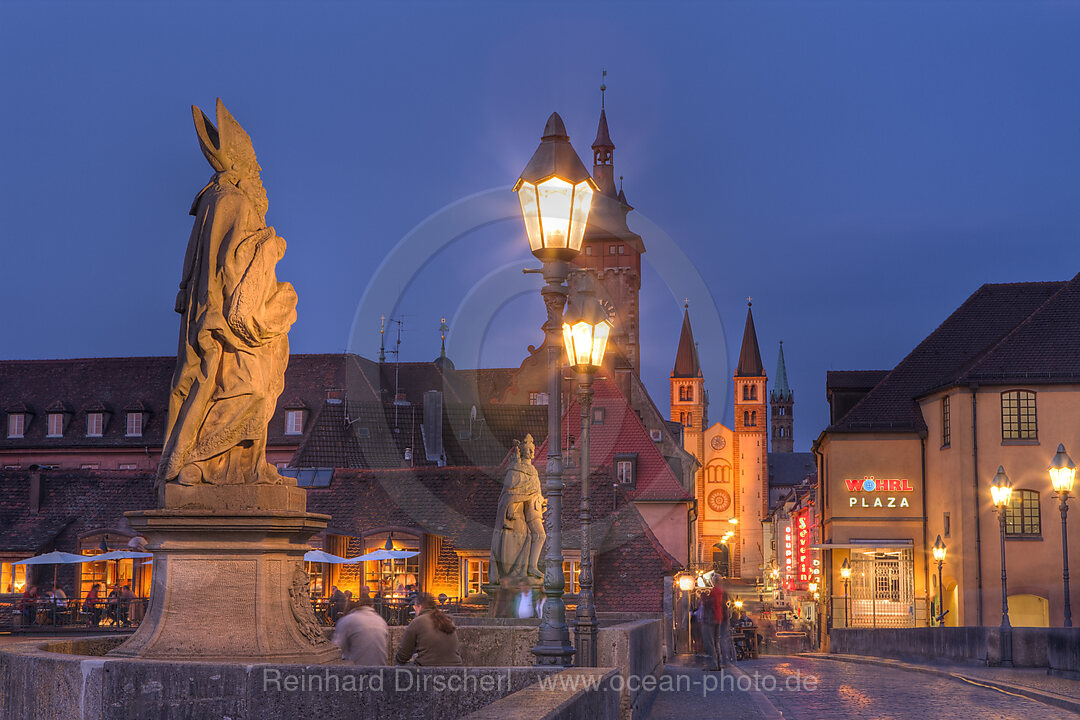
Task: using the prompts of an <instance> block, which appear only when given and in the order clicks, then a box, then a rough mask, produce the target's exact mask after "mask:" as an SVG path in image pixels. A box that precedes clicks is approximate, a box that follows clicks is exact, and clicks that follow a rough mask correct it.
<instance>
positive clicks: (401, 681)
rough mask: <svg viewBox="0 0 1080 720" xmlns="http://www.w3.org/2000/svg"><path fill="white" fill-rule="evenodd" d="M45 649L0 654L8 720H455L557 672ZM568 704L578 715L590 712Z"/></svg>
mask: <svg viewBox="0 0 1080 720" xmlns="http://www.w3.org/2000/svg"><path fill="white" fill-rule="evenodd" d="M118 640H120V639H119V638H108V639H107V640H106V641H101V640H94V641H92V643H93V644H91V643H87V644H86V645H85V646H83V645H81V644H80V643H79V642H78V641H67V642H65V643H63V644H61V646H60V647H57V648H56V649H66V650H69V651H70V650H78V651H80V652H89V651H93V652H104V651H105V650H107V649H108V646H110V645H111V644H114V643H115V642H116V641H118ZM41 645H42V644H41V643H39V642H33V641H30V642H23V643H13V644H12V645H8V646H5V647H4V648H2V649H0V717H2V718H4V720H55V718H68V719H70V720H145V718H155V720H172V719H173V718H176V719H178V720H179V719H180V718H183V719H184V720H204V719H205V720H221V718H224V717H228V718H231V720H293V719H294V718H297V717H348V718H350V720H365V719H367V718H371V720H384V719H386V718H410V719H413V718H416V719H417V720H426V719H430V720H455V719H456V718H460V717H464V716H467V715H469V714H470V713H473V712H476V711H477V710H480V709H482V708H484V707H486V706H487V705H490V704H491V703H492V702H495V701H496V700H499V699H502V698H506V697H508V696H511V695H512V694H513V693H516V692H518V691H519V690H523V689H525V688H527V687H530V686H532V685H535V684H536V682H537V681H538V680H539V679H541V678H544V677H547V676H549V675H555V674H557V673H558V672H559V669H558V668H539V667H535V666H530V667H464V668H417V667H381V668H363V667H356V666H350V665H261V664H251V665H243V664H239V663H209V662H207V663H184V662H166V661H141V660H127V659H124V660H120V659H117V660H114V659H112V658H108V659H107V658H105V657H102V656H91V655H67V654H60V653H56V652H46V651H43V650H42V649H41ZM582 693H583V694H588V691H587V690H585V689H582ZM564 699H565V700H567V702H570V701H572V704H573V705H574V706H575V707H586V706H590V705H589V703H591V702H593V701H592V700H588V699H587V698H582V697H569V696H567V697H566V698H564ZM582 703H584V705H582ZM590 707H591V706H590ZM530 717H531V718H533V720H535V718H537V717H539V716H537V715H531V716H530ZM552 717H562V716H559V715H553V716H552ZM565 717H578V716H576V715H567V716H565ZM582 717H583V716H582Z"/></svg>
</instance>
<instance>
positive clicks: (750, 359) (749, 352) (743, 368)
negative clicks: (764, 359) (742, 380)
mask: <svg viewBox="0 0 1080 720" xmlns="http://www.w3.org/2000/svg"><path fill="white" fill-rule="evenodd" d="M752 305H753V303H751V302H750V300H749V298H748V299H747V301H746V327H745V328H743V338H742V350H741V351H740V352H739V367H738V369H737V370H736V371H735V374H736V375H737V376H739V377H763V376H764V375H765V368H764V367H762V365H761V352H760V351H759V350H758V343H757V330H755V329H754V313H753V310H751V306H752Z"/></svg>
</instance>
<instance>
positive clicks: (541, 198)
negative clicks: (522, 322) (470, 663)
mask: <svg viewBox="0 0 1080 720" xmlns="http://www.w3.org/2000/svg"><path fill="white" fill-rule="evenodd" d="M596 190H597V187H596V183H595V182H594V181H593V179H592V177H590V175H589V171H588V170H586V169H585V165H584V164H583V163H582V162H581V158H579V157H578V155H577V153H576V152H575V151H574V148H573V146H572V145H570V137H569V136H568V135H567V134H566V126H565V125H564V124H563V121H562V118H561V117H559V114H558V113H552V114H551V116H550V117H549V118H548V121H547V124H546V125H545V126H544V134H543V136H542V137H541V138H540V145H539V146H538V147H537V148H536V152H534V153H533V156H532V158H531V159H530V160H529V163H528V164H527V165H526V166H525V169H524V170H522V172H521V175H520V176H519V177H518V180H517V182H516V183H514V192H515V193H517V196H518V201H519V202H520V203H521V214H522V218H523V219H524V220H525V232H526V233H527V234H528V236H529V248H530V249H531V250H532V254H533V255H534V256H535V257H536V259H538V260H540V261H541V262H542V263H543V268H542V270H541V271H540V272H541V273H542V275H543V277H544V287H543V288H542V289H541V290H540V293H541V295H542V296H543V298H544V307H545V308H546V310H547V322H545V323H544V333H545V339H544V346H545V347H546V348H547V352H548V356H547V370H548V435H547V443H548V456H547V465H546V469H545V473H544V476H545V485H546V489H547V500H548V511H547V516H546V518H545V519H546V525H547V554H546V555H545V557H544V595H545V597H546V602H545V603H544V613H543V618H541V621H540V630H539V632H538V634H537V637H538V640H537V643H536V647H534V648H533V649H532V651H533V654H534V655H536V663H537V665H555V666H564V667H565V666H568V665H570V664H571V660H572V657H573V655H574V647H573V646H572V645H571V644H570V630H569V628H567V626H566V605H565V604H564V603H563V591H564V590H565V588H566V580H565V578H564V576H563V547H562V491H563V482H562V443H561V435H562V367H563V357H562V325H563V317H562V316H563V307H564V306H565V305H566V296H567V294H568V289H567V287H566V278H567V276H568V275H569V273H570V265H569V263H570V261H571V260H573V259H574V258H575V257H577V256H578V253H580V252H581V241H582V238H583V237H584V235H585V225H586V223H587V222H588V220H589V209H590V208H591V207H592V198H593V193H594V192H595V191H596Z"/></svg>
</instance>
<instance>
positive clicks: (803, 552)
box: [795, 510, 814, 585]
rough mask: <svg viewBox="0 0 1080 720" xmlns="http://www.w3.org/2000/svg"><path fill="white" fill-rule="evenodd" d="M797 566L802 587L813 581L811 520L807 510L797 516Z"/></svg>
mask: <svg viewBox="0 0 1080 720" xmlns="http://www.w3.org/2000/svg"><path fill="white" fill-rule="evenodd" d="M795 565H796V570H797V575H796V577H798V581H799V584H800V585H805V584H806V583H808V582H811V581H813V579H814V578H813V576H812V570H811V567H810V518H809V513H808V512H807V511H806V510H803V511H802V512H800V513H798V514H797V515H796V516H795Z"/></svg>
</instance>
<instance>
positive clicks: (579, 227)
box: [570, 181, 593, 250]
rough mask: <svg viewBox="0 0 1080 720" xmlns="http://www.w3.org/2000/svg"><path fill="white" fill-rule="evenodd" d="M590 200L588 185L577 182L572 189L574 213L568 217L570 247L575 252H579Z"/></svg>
mask: <svg viewBox="0 0 1080 720" xmlns="http://www.w3.org/2000/svg"><path fill="white" fill-rule="evenodd" d="M592 199H593V191H592V188H591V187H589V183H587V182H585V181H582V182H579V183H578V184H577V187H575V188H574V213H573V215H571V216H570V247H572V248H573V249H575V250H581V240H582V238H584V237H585V224H586V223H587V222H588V221H589V209H590V208H591V207H592Z"/></svg>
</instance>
